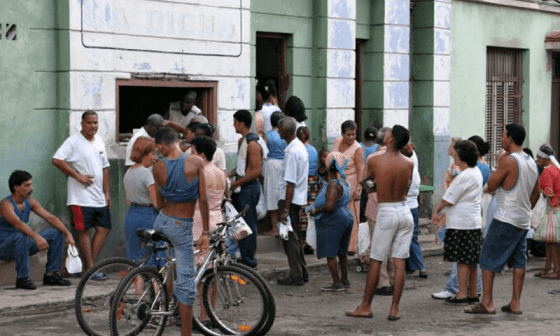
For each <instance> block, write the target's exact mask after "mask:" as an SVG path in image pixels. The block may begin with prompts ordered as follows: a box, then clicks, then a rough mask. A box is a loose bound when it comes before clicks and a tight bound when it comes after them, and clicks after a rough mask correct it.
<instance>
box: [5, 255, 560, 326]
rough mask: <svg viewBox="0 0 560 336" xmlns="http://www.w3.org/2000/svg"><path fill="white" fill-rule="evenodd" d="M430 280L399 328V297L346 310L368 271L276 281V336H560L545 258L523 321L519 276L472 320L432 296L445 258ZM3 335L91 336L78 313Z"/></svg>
mask: <svg viewBox="0 0 560 336" xmlns="http://www.w3.org/2000/svg"><path fill="white" fill-rule="evenodd" d="M426 262H427V266H428V272H429V276H428V278H427V279H420V278H418V277H416V276H413V275H412V276H411V275H409V276H407V279H406V284H405V291H404V293H403V297H402V300H401V307H400V308H401V317H402V319H401V320H399V321H396V322H389V321H387V315H388V312H389V308H390V304H391V297H389V296H376V297H375V298H374V301H373V303H374V304H373V314H374V316H373V318H371V319H356V318H350V317H346V316H345V315H344V312H345V311H346V310H350V309H353V308H354V307H355V306H356V305H358V303H359V302H360V300H361V298H362V295H363V290H364V282H365V277H366V273H357V272H355V270H354V269H352V270H350V282H351V285H352V286H351V288H350V289H349V290H347V291H346V292H339V293H324V292H321V290H320V287H322V286H324V285H327V284H328V283H329V282H330V281H331V280H330V275H329V273H328V271H327V268H326V266H325V267H324V268H321V269H320V270H317V271H314V272H312V273H311V274H310V275H311V277H310V282H309V283H307V284H306V285H305V286H302V287H284V286H280V285H278V284H276V281H275V280H271V281H270V286H271V289H272V291H273V293H274V295H275V298H276V305H277V316H276V321H275V323H274V326H273V327H272V329H271V331H270V332H269V334H268V335H271V336H273V335H407V336H408V335H420V336H428V335H465V336H467V335H492V336H513V335H531V336H535V335H558V334H560V332H559V330H560V318H559V317H560V281H558V280H544V279H540V278H536V277H534V276H533V274H534V271H535V270H536V269H537V268H540V267H542V266H543V265H544V260H542V259H536V258H532V259H530V260H529V265H528V266H529V267H528V272H527V276H526V278H525V287H524V291H523V295H522V307H521V308H522V310H523V314H522V315H511V314H507V313H504V312H501V311H499V308H500V307H501V306H502V305H505V304H507V303H508V302H509V299H510V296H511V284H512V274H511V273H510V272H507V271H506V272H503V273H502V274H500V275H497V276H496V283H495V292H494V298H495V307H496V308H497V309H498V313H497V314H496V315H469V314H465V313H463V309H464V308H465V307H464V306H451V305H447V304H444V302H443V301H440V300H435V299H432V298H431V293H434V292H438V291H440V290H441V288H442V286H443V284H444V281H445V280H446V276H445V275H444V274H443V273H444V271H445V270H447V269H449V268H450V264H449V263H447V262H444V261H443V260H442V257H441V255H440V256H431V257H428V258H426ZM0 334H1V335H17V336H36V335H37V336H38V335H41V336H54V335H57V336H59V335H83V332H82V331H81V329H80V328H79V326H78V324H77V322H76V319H75V316H74V312H73V311H72V310H66V311H61V312H56V313H46V314H39V315H27V316H18V317H11V318H8V319H6V318H1V317H0ZM164 335H179V329H178V328H177V327H168V328H167V329H166V331H165V333H164Z"/></svg>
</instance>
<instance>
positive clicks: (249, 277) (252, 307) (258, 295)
mask: <svg viewBox="0 0 560 336" xmlns="http://www.w3.org/2000/svg"><path fill="white" fill-rule="evenodd" d="M207 272H208V273H209V274H208V276H207V277H206V279H205V281H204V285H203V289H202V300H203V302H204V308H205V309H206V312H207V313H208V315H209V317H210V320H211V321H213V322H214V323H216V325H217V327H218V329H219V330H220V331H222V332H223V333H226V334H230V335H258V333H259V331H260V330H261V328H262V327H263V326H264V324H265V322H266V321H267V318H268V314H267V311H269V309H270V303H271V301H270V298H269V296H268V294H267V292H266V290H265V288H264V287H263V285H262V283H261V282H260V281H259V279H258V278H257V277H255V276H254V275H253V274H251V273H250V272H248V271H246V270H244V269H242V268H239V267H233V266H217V274H216V275H215V274H214V273H213V272H212V269H210V270H208V271H207ZM212 291H215V292H216V293H215V296H214V297H215V300H214V301H213V300H212V297H213V296H212Z"/></svg>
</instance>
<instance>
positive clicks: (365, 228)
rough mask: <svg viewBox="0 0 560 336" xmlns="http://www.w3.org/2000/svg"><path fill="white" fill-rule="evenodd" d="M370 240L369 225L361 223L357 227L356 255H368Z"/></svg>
mask: <svg viewBox="0 0 560 336" xmlns="http://www.w3.org/2000/svg"><path fill="white" fill-rule="evenodd" d="M370 244H371V239H370V235H369V223H368V222H363V223H360V225H359V226H358V255H363V254H369V253H367V252H368V251H369V246H370Z"/></svg>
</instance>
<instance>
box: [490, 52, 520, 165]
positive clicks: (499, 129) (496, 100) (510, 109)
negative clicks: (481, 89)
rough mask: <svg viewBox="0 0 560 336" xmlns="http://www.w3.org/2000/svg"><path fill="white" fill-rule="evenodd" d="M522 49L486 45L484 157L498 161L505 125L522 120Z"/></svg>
mask: <svg viewBox="0 0 560 336" xmlns="http://www.w3.org/2000/svg"><path fill="white" fill-rule="evenodd" d="M522 82H523V72H522V63H521V50H515V49H504V48H490V47H489V48H488V50H487V58H486V141H489V142H490V146H491V147H490V151H489V152H488V155H487V156H486V161H487V162H488V163H489V164H490V166H491V167H494V166H496V165H497V162H496V155H497V153H498V151H499V150H500V149H501V148H502V133H503V131H504V128H505V125H507V124H509V123H513V122H515V123H521V112H522V110H521V99H522V94H521V83H522Z"/></svg>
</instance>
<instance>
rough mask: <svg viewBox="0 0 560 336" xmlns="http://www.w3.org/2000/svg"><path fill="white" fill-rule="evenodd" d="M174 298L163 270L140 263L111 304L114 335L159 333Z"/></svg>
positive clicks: (163, 326) (110, 315)
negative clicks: (164, 278)
mask: <svg viewBox="0 0 560 336" xmlns="http://www.w3.org/2000/svg"><path fill="white" fill-rule="evenodd" d="M169 299H170V298H169V297H168V295H167V289H166V287H165V285H164V283H163V278H162V276H161V274H159V273H158V272H157V270H155V269H154V268H152V267H138V268H135V269H133V270H132V271H130V273H129V274H128V275H127V276H126V277H125V278H124V279H123V280H122V281H121V283H120V285H119V287H118V288H117V291H116V293H115V299H114V300H113V302H112V304H111V312H110V314H109V325H110V327H111V331H112V334H111V335H114V336H132V335H156V336H159V335H161V334H162V333H163V330H164V329H165V323H166V321H167V317H168V316H171V314H172V312H168V303H169V301H170V300H169Z"/></svg>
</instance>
